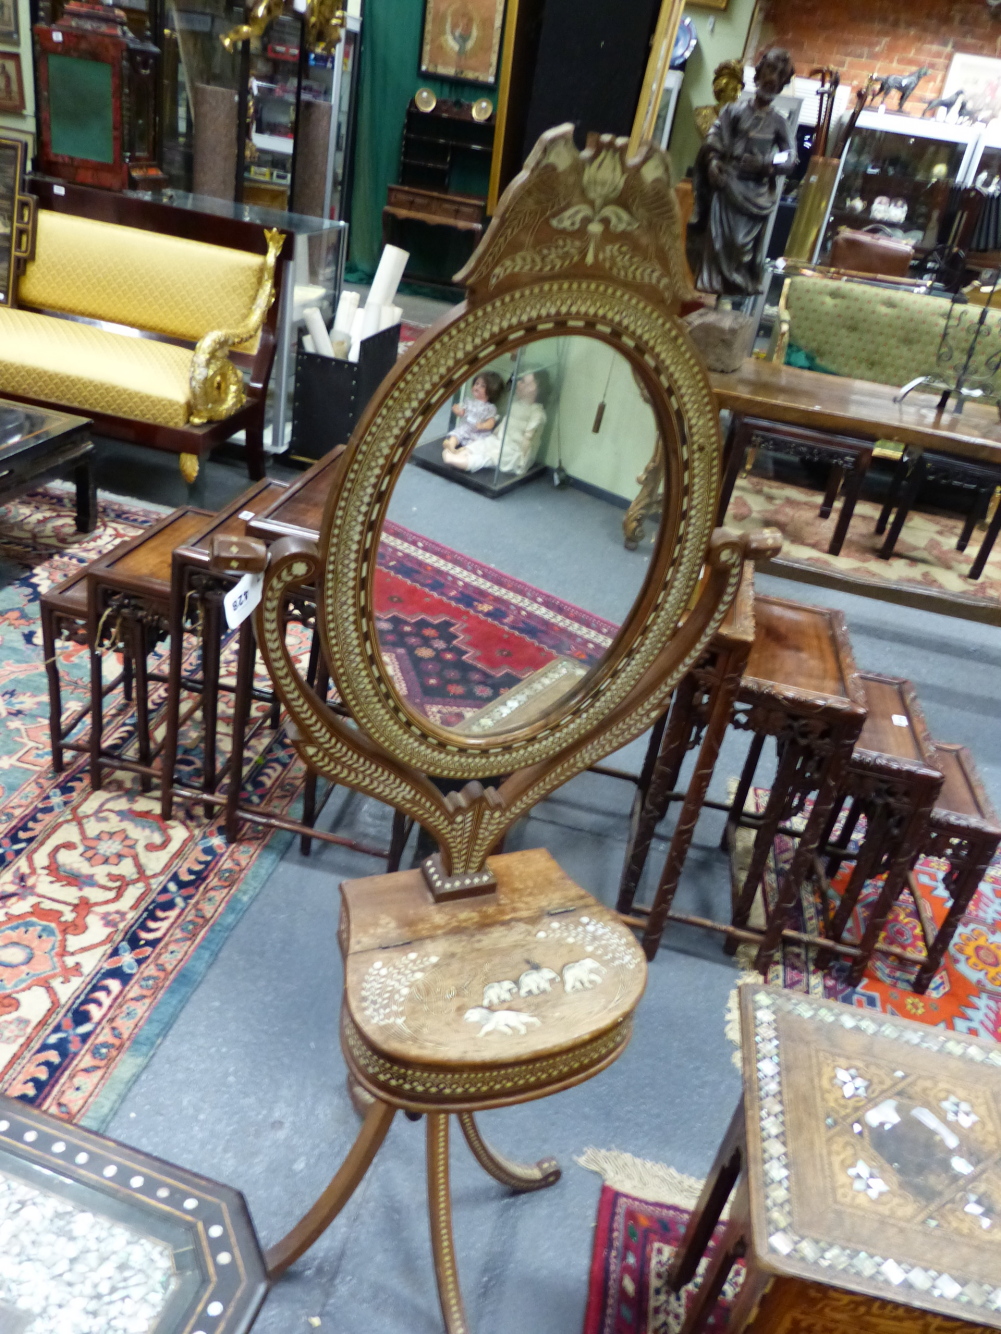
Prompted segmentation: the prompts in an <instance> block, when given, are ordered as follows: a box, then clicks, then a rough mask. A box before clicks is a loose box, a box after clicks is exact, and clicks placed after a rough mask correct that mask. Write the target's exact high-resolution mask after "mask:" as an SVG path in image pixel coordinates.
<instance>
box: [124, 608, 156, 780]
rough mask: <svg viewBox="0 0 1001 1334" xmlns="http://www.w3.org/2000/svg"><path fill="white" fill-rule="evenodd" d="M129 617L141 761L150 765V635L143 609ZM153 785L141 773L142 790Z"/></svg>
mask: <svg viewBox="0 0 1001 1334" xmlns="http://www.w3.org/2000/svg"><path fill="white" fill-rule="evenodd" d="M128 619H129V620H130V622H131V625H130V626H129V629H128V631H127V633H128V634H129V636H130V639H131V642H132V644H133V650H132V660H133V662H134V663H135V671H136V737H137V739H138V742H139V746H138V753H139V763H140V764H142V765H145V766H147V767H148V766H149V764H150V762H151V761H150V755H151V753H152V749H151V746H150V733H149V647H150V645H149V636H148V635H147V633H146V622H145V621H144V620H143V616H142V612H141V611H140V612H137V613H136V614H135V615H133V616H130V617H129V618H128ZM152 786H153V780H152V779H151V778H150V776H149V774H141V775H140V777H139V787H140V790H141V791H143V792H149V791H150V790H151V789H152Z"/></svg>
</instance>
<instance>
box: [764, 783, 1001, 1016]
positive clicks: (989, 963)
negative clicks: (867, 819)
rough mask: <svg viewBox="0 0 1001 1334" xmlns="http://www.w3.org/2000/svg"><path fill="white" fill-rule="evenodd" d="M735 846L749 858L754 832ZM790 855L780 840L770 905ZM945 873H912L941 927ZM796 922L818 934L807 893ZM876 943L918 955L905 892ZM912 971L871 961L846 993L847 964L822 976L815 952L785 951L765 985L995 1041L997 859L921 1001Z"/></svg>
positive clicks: (918, 936) (851, 931) (814, 905)
mask: <svg viewBox="0 0 1001 1334" xmlns="http://www.w3.org/2000/svg"><path fill="white" fill-rule="evenodd" d="M767 797H768V793H767V792H766V791H764V790H762V789H760V788H759V789H756V790H755V791H754V793H753V794H752V797H751V798H749V805H750V803H751V802H752V801H753V803H754V808H755V809H756V810H757V811H758V812H761V811H763V810H764V806H765V802H766V801H767ZM802 818H803V817H800V822H802ZM864 828H865V826H864V824H862V823H860V826H859V831H858V833H859V836H861V835H862V834H863V833H864ZM739 838H740V840H741V843H740V845H739V851H740V850H742V851H744V853H745V855H749V848H750V842H751V840H752V838H753V833H752V831H750V830H741V831H740V834H739ZM852 846H853V849H857V847H858V841H857V839H856V840H853V845H852ZM792 852H793V842H792V840H791V839H790V838H788V837H786V836H784V835H779V837H778V838H777V839H776V840H775V845H774V851H773V854H772V857H771V858H770V860H769V863H768V866H767V869H766V874H765V892H766V894H767V895H768V898H769V902H770V903H774V901H775V898H776V893H777V883H778V876H779V874H780V873H781V871H782V870H783V869H784V868H785V867H786V866H787V865H788V864H789V862H790V860H791V858H792ZM946 870H947V863H946V862H944V861H943V860H941V859H940V858H936V857H922V858H921V859H920V861H919V862H918V863H917V866H916V867H915V870H914V882H915V884H916V887H917V891H918V893H919V894H920V895H921V898H922V900H923V903H924V905H925V907H926V908H927V910H928V912H929V914H930V915H931V917H932V918H933V920H934V921H935V923H936V924H940V923H941V922H942V920H943V919H944V917H945V914H946V911H947V910H948V907H949V903H950V899H949V896H948V894H947V892H946V890H945V886H944V878H945V873H946ZM850 874H851V864H850V863H847V864H843V865H842V867H841V869H840V871H839V872H838V874H837V875H836V876H835V878H834V882H833V885H832V892H833V894H834V895H839V894H840V893H841V892H843V890H844V889H845V888H846V886H847V883H848V879H849V876H850ZM879 886H880V880H879V879H876V880H873V881H870V882H869V884H867V885H866V887H865V889H864V891H863V893H862V896H861V898H860V902H859V910H857V911H856V912H855V913H854V914H853V917H852V920H851V922H850V923H849V926H848V928H847V930H846V932H845V938H846V940H848V941H849V942H850V941H852V940H857V939H858V938H859V934H860V925H861V921H862V920H864V919H865V917H866V916H867V909H868V906H869V905H870V904H871V903H872V901H873V899H874V898H875V896H876V895H877V893H878V892H879ZM798 918H799V920H798V922H797V923H795V927H796V929H798V930H800V931H804V932H806V933H808V934H810V935H822V934H823V931H822V922H823V917H822V912H821V902H820V900H819V897H818V891H817V890H816V888H815V887H814V886H813V885H811V886H809V887H808V888H806V889H805V890H804V892H803V894H802V896H801V900H800V904H799V911H798ZM880 940H881V942H882V943H884V944H889V945H893V946H896V947H897V948H900V949H905V950H907V951H908V953H915V954H920V953H922V951H923V948H924V937H923V935H922V932H921V925H920V921H919V918H918V914H917V910H916V908H915V906H914V900H913V898H912V897H911V894H910V891H909V890H905V891H904V893H903V894H902V895H901V896H900V898H899V899H898V900H897V903H896V904H895V905H894V907H893V909H892V911H891V913H890V916H889V918H888V919H887V923H886V926H885V928H884V930H883V933H882V935H881V937H880ZM749 954H753V950H750V951H746V950H743V949H742V951H739V952H738V956H739V957H740V958H742V959H743V958H745V957H747V956H748V955H749ZM915 971H916V967H915V965H912V964H906V963H903V962H901V961H898V960H896V959H894V958H893V957H892V956H890V955H879V954H877V955H874V957H873V960H872V962H871V963H870V964H869V967H868V968H867V969H866V972H865V975H864V976H863V978H862V981H861V982H860V983H859V985H858V986H857V987H851V986H849V985H848V982H847V980H846V977H847V972H848V964H847V963H834V964H833V965H832V966H831V967H830V968H828V969H827V970H826V971H825V972H821V971H820V970H819V969H818V968H817V965H816V951H815V950H812V949H810V950H807V949H804V948H803V947H802V946H800V945H793V944H786V945H784V946H783V948H782V951H781V955H780V958H779V960H778V961H777V962H776V963H775V964H774V965H773V966H772V968H771V970H770V972H769V975H768V979H767V980H768V981H769V982H770V983H772V984H774V985H777V986H784V987H789V988H793V989H795V990H797V991H806V992H808V993H809V994H811V995H815V996H826V997H828V998H829V999H832V1000H841V1001H845V1002H846V1003H847V1004H849V1005H855V1006H859V1007H860V1008H863V1009H870V1010H874V1011H877V1012H879V1013H881V1014H897V1015H901V1016H902V1017H903V1018H905V1019H918V1020H921V1021H922V1022H924V1023H928V1024H935V1025H940V1026H943V1027H946V1028H954V1029H956V1031H957V1032H960V1033H974V1034H978V1035H979V1036H981V1037H986V1038H993V1039H994V1041H996V1042H997V1041H1001V855H999V856H998V857H996V858H995V860H994V862H993V863H992V865H991V866H990V867H989V868H988V871H987V874H986V876H985V877H984V879H983V881H982V882H981V885H980V888H979V890H978V891H977V893H976V894H975V895H974V897H973V900H972V902H971V903H970V906H969V908H968V909H967V912H966V915H965V917H964V918H963V921H962V923H961V925H960V927H959V930H958V931H957V932H956V934H955V936H954V937H953V940H952V944H951V946H950V948H949V950H948V952H947V954H946V957H945V962H944V964H943V967H942V968H941V969H940V970H939V971H938V973H937V974H936V975H935V978H934V979H933V981H932V983H931V985H930V986H929V988H928V990H927V992H926V993H925V994H924V995H921V996H918V995H916V994H915V993H914V992H913V991H912V990H911V987H910V982H911V979H912V977H913V975H914V973H915ZM755 976H757V975H755Z"/></svg>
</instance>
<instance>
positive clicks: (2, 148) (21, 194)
mask: <svg viewBox="0 0 1001 1334" xmlns="http://www.w3.org/2000/svg"><path fill="white" fill-rule="evenodd" d="M5 54H6V52H0V59H2V58H3V56H4V55H5ZM26 159H27V146H26V145H25V143H24V140H23V139H16V138H0V305H2V306H15V305H16V304H17V279H18V275H19V274H20V272H21V270H22V269H23V268H24V265H25V264H26V263H27V261H28V260H29V259H31V258H32V257H33V256H34V253H35V199H34V196H33V195H29V194H28V193H27V190H26V189H25V184H24V170H25V163H26Z"/></svg>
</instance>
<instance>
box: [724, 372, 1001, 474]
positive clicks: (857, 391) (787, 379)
mask: <svg viewBox="0 0 1001 1334" xmlns="http://www.w3.org/2000/svg"><path fill="white" fill-rule="evenodd" d="M709 379H710V381H711V383H712V387H713V392H714V393H715V395H716V399H717V402H718V403H719V406H720V407H721V408H729V409H730V411H731V412H737V413H740V414H742V415H746V416H752V417H763V418H766V419H767V420H768V421H774V422H786V423H788V424H789V425H791V426H808V427H812V428H813V429H814V430H817V431H833V432H835V433H840V434H843V435H857V436H861V437H864V438H866V439H871V440H882V439H887V440H896V441H899V443H900V444H903V445H910V446H912V447H913V448H915V449H936V450H941V451H942V452H943V453H946V454H953V455H955V457H956V458H962V459H970V460H972V461H975V462H981V463H998V464H1001V420H999V417H998V412H997V410H996V409H995V408H988V407H985V406H983V405H981V404H979V403H965V404H964V405H963V410H962V412H954V411H953V409H952V408H951V407H947V408H946V409H945V411H944V412H940V411H939V410H938V400H939V397H940V395H939V394H938V393H922V392H921V391H920V390H914V391H913V392H912V393H910V394H908V395H907V397H906V398H905V399H904V400H903V402H902V403H897V402H895V401H894V400H895V398H896V395H898V394H899V393H900V389H899V388H898V387H897V386H895V385H892V384H874V383H872V382H871V381H869V380H854V379H852V378H851V377H850V376H847V375H825V374H823V372H821V371H807V370H800V369H799V368H798V367H796V366H786V365H783V364H782V363H781V362H775V361H762V360H760V359H759V358H756V357H747V358H745V360H744V362H743V364H742V365H741V367H740V369H739V370H736V371H731V372H726V373H724V372H719V371H714V372H712V373H710V376H709Z"/></svg>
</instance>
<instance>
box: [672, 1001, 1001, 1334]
mask: <svg viewBox="0 0 1001 1334" xmlns="http://www.w3.org/2000/svg"><path fill="white" fill-rule="evenodd" d="M740 1010H741V1041H742V1048H743V1076H744V1097H743V1099H742V1100H741V1104H740V1106H739V1107H738V1109H737V1112H736V1115H735V1116H734V1119H733V1121H732V1123H731V1125H730V1128H729V1130H728V1132H727V1135H726V1137H725V1139H724V1141H723V1144H722V1145H721V1147H720V1150H719V1153H718V1154H717V1158H716V1162H715V1164H714V1165H713V1169H712V1171H711V1173H710V1175H709V1177H708V1179H707V1181H706V1185H705V1187H704V1189H703V1192H702V1196H701V1198H700V1200H699V1203H698V1205H697V1207H696V1209H695V1211H694V1212H693V1214H692V1217H691V1221H690V1222H689V1225H688V1229H687V1231H686V1233H685V1237H684V1239H683V1241H682V1244H681V1246H680V1247H679V1249H678V1253H677V1255H676V1256H675V1258H674V1262H673V1264H672V1267H671V1271H670V1274H669V1282H670V1284H671V1286H672V1287H673V1288H674V1289H675V1290H676V1291H677V1290H679V1289H680V1288H682V1287H683V1286H684V1285H685V1284H686V1283H688V1282H690V1281H691V1279H692V1278H693V1277H694V1276H695V1272H696V1269H697V1267H698V1264H699V1261H700V1260H701V1259H702V1257H703V1255H704V1254H705V1253H706V1251H707V1250H708V1249H709V1247H710V1243H711V1239H712V1237H713V1232H714V1229H715V1227H716V1224H717V1223H718V1222H719V1219H720V1215H721V1211H722V1209H723V1206H724V1204H725V1203H726V1200H727V1198H728V1197H730V1196H731V1193H732V1198H731V1200H730V1216H729V1220H728V1222H727V1224H726V1226H725V1229H724V1230H723V1233H722V1236H721V1237H720V1238H719V1240H718V1242H717V1245H716V1246H715V1249H714V1251H713V1253H712V1258H711V1259H710V1261H709V1264H708V1266H707V1268H706V1272H705V1275H704V1277H703V1279H702V1283H701V1285H700V1287H699V1288H698V1290H697V1292H696V1293H695V1295H694V1298H693V1300H692V1303H691V1306H690V1307H689V1310H688V1313H687V1316H686V1318H685V1323H684V1326H683V1331H682V1334H695V1331H697V1330H701V1329H704V1328H705V1327H706V1325H707V1323H708V1321H709V1320H710V1318H711V1316H712V1314H713V1309H714V1307H715V1304H716V1301H717V1299H718V1297H719V1294H720V1292H721V1291H722V1288H723V1284H724V1282H725V1281H726V1279H727V1276H728V1275H729V1273H730V1270H731V1269H732V1267H733V1265H734V1263H735V1262H736V1261H737V1260H738V1259H740V1258H741V1257H742V1258H743V1260H744V1265H745V1272H744V1276H743V1282H742V1285H741V1287H740V1290H739V1294H738V1296H737V1298H736V1300H735V1304H734V1307H733V1310H732V1313H731V1316H730V1321H729V1324H728V1326H727V1331H728V1334H740V1331H741V1330H744V1329H746V1328H753V1329H754V1330H756V1331H761V1332H762V1334H763V1331H766V1330H767V1331H768V1334H799V1331H802V1332H803V1334H806V1332H807V1331H819V1330H822V1331H823V1332H824V1334H897V1331H899V1332H900V1334H904V1331H907V1332H908V1334H949V1332H950V1331H955V1332H956V1334H970V1331H977V1330H983V1331H986V1330H996V1329H1001V1046H999V1045H998V1044H996V1043H992V1042H988V1041H984V1040H981V1039H977V1038H972V1037H967V1036H966V1035H964V1034H960V1033H954V1032H951V1031H949V1030H947V1029H943V1028H932V1027H929V1026H928V1025H926V1024H918V1023H913V1022H911V1021H910V1020H906V1019H897V1018H894V1017H891V1016H888V1015H881V1014H872V1013H870V1012H867V1011H866V1010H864V1009H858V1008H855V1007H853V1006H849V1005H844V1004H842V1003H840V1002H837V1001H825V1000H819V999H816V998H814V997H812V996H805V995H802V994H800V993H797V992H791V991H783V990H779V989H776V988H771V987H764V986H744V987H742V988H741V991H740Z"/></svg>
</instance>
